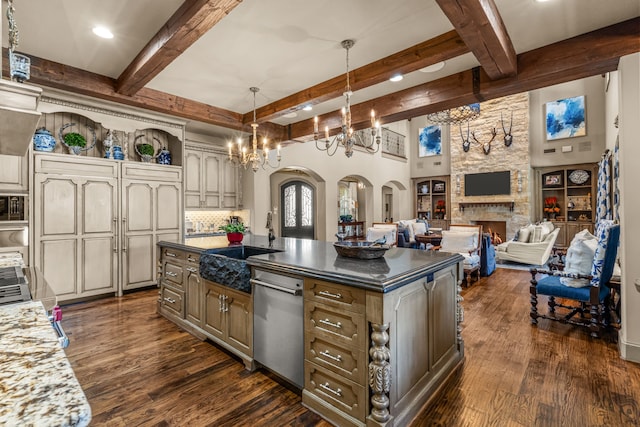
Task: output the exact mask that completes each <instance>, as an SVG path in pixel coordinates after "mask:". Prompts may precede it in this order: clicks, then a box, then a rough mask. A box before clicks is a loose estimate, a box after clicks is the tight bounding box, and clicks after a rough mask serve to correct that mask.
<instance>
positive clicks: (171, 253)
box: [164, 252, 177, 258]
mask: <svg viewBox="0 0 640 427" xmlns="http://www.w3.org/2000/svg"><path fill="white" fill-rule="evenodd" d="M164 254H165V255H166V256H170V257H172V258H175V257H176V256H177V255H176V254H174V253H173V252H165V253H164Z"/></svg>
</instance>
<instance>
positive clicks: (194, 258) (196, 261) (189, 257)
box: [185, 252, 200, 268]
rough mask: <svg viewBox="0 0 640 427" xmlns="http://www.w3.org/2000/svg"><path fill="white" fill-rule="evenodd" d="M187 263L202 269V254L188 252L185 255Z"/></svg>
mask: <svg viewBox="0 0 640 427" xmlns="http://www.w3.org/2000/svg"><path fill="white" fill-rule="evenodd" d="M185 261H186V262H187V265H191V266H195V267H198V268H200V254H196V253H193V252H187V253H186V254H185Z"/></svg>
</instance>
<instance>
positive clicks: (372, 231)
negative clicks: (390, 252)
mask: <svg viewBox="0 0 640 427" xmlns="http://www.w3.org/2000/svg"><path fill="white" fill-rule="evenodd" d="M382 237H385V238H386V243H387V244H388V245H389V246H396V245H397V244H398V224H393V223H386V222H374V223H373V224H372V226H371V227H369V228H367V237H366V238H367V241H368V242H373V241H375V240H378V239H380V238H382Z"/></svg>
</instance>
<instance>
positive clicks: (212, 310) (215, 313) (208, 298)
mask: <svg viewBox="0 0 640 427" xmlns="http://www.w3.org/2000/svg"><path fill="white" fill-rule="evenodd" d="M203 283H204V295H203V297H204V319H203V321H202V329H204V330H205V331H207V332H208V333H210V334H211V335H212V336H214V337H216V338H218V339H220V340H223V341H224V340H225V336H226V334H225V326H226V325H225V317H226V316H225V312H224V311H223V297H224V288H223V287H222V286H220V285H217V284H215V283H212V282H209V281H204V282H203Z"/></svg>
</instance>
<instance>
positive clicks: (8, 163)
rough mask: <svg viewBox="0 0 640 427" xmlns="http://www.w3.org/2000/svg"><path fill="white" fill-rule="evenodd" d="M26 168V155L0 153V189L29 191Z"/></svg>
mask: <svg viewBox="0 0 640 427" xmlns="http://www.w3.org/2000/svg"><path fill="white" fill-rule="evenodd" d="M27 169H28V168H27V155H25V156H22V157H21V156H8V155H5V154H0V191H12V192H20V191H22V192H27V191H29V185H28V184H29V181H28V178H27Z"/></svg>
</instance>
